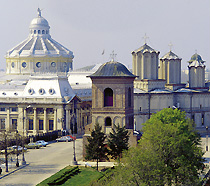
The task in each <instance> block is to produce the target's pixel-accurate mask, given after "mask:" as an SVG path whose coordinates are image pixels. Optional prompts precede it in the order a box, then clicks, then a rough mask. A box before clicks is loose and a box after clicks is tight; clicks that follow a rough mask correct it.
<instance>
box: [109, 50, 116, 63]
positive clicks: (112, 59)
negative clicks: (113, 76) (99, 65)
mask: <svg viewBox="0 0 210 186" xmlns="http://www.w3.org/2000/svg"><path fill="white" fill-rule="evenodd" d="M116 56H117V54H115V53H114V50H113V51H112V53H111V54H110V58H111V61H114V60H115V57H116Z"/></svg>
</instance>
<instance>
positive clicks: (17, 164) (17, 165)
mask: <svg viewBox="0 0 210 186" xmlns="http://www.w3.org/2000/svg"><path fill="white" fill-rule="evenodd" d="M16 145H17V149H16V153H17V154H16V155H17V162H16V167H19V162H18V155H19V151H18V145H19V144H18V131H17V130H16Z"/></svg>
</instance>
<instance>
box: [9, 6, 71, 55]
mask: <svg viewBox="0 0 210 186" xmlns="http://www.w3.org/2000/svg"><path fill="white" fill-rule="evenodd" d="M29 29H30V34H29V37H28V38H27V39H26V40H25V41H23V42H21V43H20V44H18V45H17V46H15V47H14V48H12V49H11V50H9V51H7V54H6V57H28V56H33V57H43V56H49V57H59V56H62V57H68V58H72V59H73V58H74V55H73V52H72V51H70V50H69V49H67V48H66V47H64V46H63V45H61V44H60V43H58V42H57V41H55V40H53V39H52V38H51V36H50V32H49V29H50V26H49V23H48V21H47V20H46V19H45V18H43V17H42V16H41V10H40V9H39V8H38V17H36V18H34V19H33V20H32V21H31V24H30V26H29Z"/></svg>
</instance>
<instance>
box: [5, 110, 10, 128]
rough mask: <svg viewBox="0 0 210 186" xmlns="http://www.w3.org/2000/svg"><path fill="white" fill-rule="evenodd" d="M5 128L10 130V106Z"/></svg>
mask: <svg viewBox="0 0 210 186" xmlns="http://www.w3.org/2000/svg"><path fill="white" fill-rule="evenodd" d="M5 129H6V131H9V129H10V111H9V107H7V120H6V126H5Z"/></svg>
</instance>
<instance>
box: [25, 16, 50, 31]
mask: <svg viewBox="0 0 210 186" xmlns="http://www.w3.org/2000/svg"><path fill="white" fill-rule="evenodd" d="M29 28H30V29H49V28H50V26H49V24H48V21H47V20H46V19H45V18H43V17H36V18H34V19H33V20H32V21H31V24H30V26H29Z"/></svg>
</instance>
